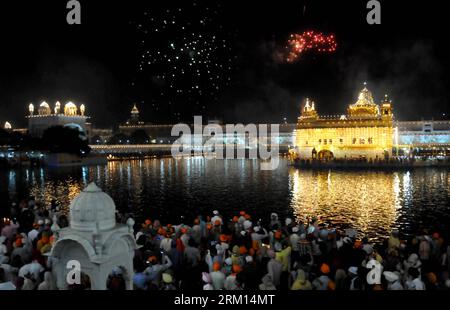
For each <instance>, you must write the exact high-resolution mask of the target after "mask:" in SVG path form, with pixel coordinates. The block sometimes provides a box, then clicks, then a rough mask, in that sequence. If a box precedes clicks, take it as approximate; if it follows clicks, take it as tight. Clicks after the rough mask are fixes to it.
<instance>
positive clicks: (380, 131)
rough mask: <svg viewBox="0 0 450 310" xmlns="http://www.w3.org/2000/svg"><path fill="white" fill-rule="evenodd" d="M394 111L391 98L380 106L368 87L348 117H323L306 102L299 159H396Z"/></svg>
mask: <svg viewBox="0 0 450 310" xmlns="http://www.w3.org/2000/svg"><path fill="white" fill-rule="evenodd" d="M393 118H394V115H393V109H392V103H391V101H389V100H388V98H387V95H386V96H385V98H384V99H383V100H382V102H381V104H380V105H378V104H376V103H375V102H374V100H373V97H372V93H371V92H370V91H369V90H368V89H367V88H366V87H364V88H363V89H362V90H361V92H360V93H359V96H358V100H357V101H356V102H355V103H354V104H351V105H349V107H348V109H347V114H346V115H340V116H320V115H319V114H318V113H317V111H316V106H315V103H314V102H313V101H310V100H309V99H307V100H306V103H305V105H304V106H303V108H302V110H301V115H300V117H299V118H298V123H297V129H296V131H295V133H294V136H295V137H294V139H295V147H296V151H297V155H298V156H299V157H300V158H303V159H311V158H317V159H332V158H347V159H351V158H366V159H370V158H371V159H376V158H379V159H384V158H387V157H389V156H391V155H392V147H393V136H394V126H393Z"/></svg>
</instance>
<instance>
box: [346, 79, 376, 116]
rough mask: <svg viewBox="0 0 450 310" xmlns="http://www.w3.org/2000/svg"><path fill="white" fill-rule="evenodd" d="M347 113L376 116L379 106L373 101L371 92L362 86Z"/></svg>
mask: <svg viewBox="0 0 450 310" xmlns="http://www.w3.org/2000/svg"><path fill="white" fill-rule="evenodd" d="M347 114H348V115H349V116H356V117H360V116H372V117H374V116H378V115H379V107H378V105H377V104H376V103H375V102H374V100H373V96H372V92H371V91H370V90H368V89H367V87H365V86H364V88H363V89H362V90H361V91H360V92H359V95H358V100H357V101H356V102H355V103H353V104H351V105H350V106H349V107H348V109H347Z"/></svg>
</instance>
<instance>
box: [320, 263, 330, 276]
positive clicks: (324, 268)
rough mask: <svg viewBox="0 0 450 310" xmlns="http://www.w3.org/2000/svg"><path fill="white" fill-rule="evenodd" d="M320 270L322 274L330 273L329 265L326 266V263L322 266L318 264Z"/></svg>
mask: <svg viewBox="0 0 450 310" xmlns="http://www.w3.org/2000/svg"><path fill="white" fill-rule="evenodd" d="M320 271H321V272H322V273H323V274H328V273H330V266H328V265H327V264H322V266H320Z"/></svg>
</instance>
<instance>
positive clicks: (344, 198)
mask: <svg viewBox="0 0 450 310" xmlns="http://www.w3.org/2000/svg"><path fill="white" fill-rule="evenodd" d="M289 179H290V180H291V187H292V201H291V207H292V209H293V212H294V215H295V217H296V218H297V219H300V220H305V219H306V218H311V217H313V216H317V215H319V216H320V219H322V220H326V221H328V222H331V223H334V224H338V225H339V226H344V227H345V226H346V225H347V224H349V223H351V226H352V227H354V228H357V229H358V231H360V232H362V233H363V234H364V235H369V236H370V237H377V236H378V235H380V234H381V235H385V234H389V232H390V231H391V229H392V228H393V227H394V226H395V221H396V218H397V214H398V212H397V210H398V209H399V207H400V200H399V195H400V188H399V187H400V184H399V182H397V181H396V180H398V173H390V172H389V173H384V172H370V173H355V172H342V171H339V172H332V171H299V170H291V171H290V173H289Z"/></svg>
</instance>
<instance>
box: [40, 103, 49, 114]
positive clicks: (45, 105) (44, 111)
mask: <svg viewBox="0 0 450 310" xmlns="http://www.w3.org/2000/svg"><path fill="white" fill-rule="evenodd" d="M38 113H39V115H50V114H51V113H52V110H51V109H50V106H49V105H48V103H47V102H45V101H42V103H41V104H40V105H39V109H38Z"/></svg>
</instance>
